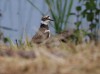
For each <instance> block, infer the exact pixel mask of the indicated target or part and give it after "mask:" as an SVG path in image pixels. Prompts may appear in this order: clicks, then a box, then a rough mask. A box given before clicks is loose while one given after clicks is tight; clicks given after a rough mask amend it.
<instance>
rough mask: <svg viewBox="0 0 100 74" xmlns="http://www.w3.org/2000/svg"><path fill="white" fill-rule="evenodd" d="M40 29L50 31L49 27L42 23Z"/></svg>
mask: <svg viewBox="0 0 100 74" xmlns="http://www.w3.org/2000/svg"><path fill="white" fill-rule="evenodd" d="M40 28H45V29H47V30H49V26H48V25H46V24H43V23H41V25H40Z"/></svg>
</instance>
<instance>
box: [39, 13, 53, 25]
mask: <svg viewBox="0 0 100 74" xmlns="http://www.w3.org/2000/svg"><path fill="white" fill-rule="evenodd" d="M50 21H53V20H52V19H51V18H50V16H48V15H47V16H43V17H42V18H41V24H45V25H48V24H49V22H50Z"/></svg>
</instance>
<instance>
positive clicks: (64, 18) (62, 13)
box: [45, 0, 74, 33]
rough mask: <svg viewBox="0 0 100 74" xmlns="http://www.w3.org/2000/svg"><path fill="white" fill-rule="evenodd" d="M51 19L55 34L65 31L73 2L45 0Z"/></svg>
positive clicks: (71, 0)
mask: <svg viewBox="0 0 100 74" xmlns="http://www.w3.org/2000/svg"><path fill="white" fill-rule="evenodd" d="M45 2H46V4H47V5H48V8H49V11H50V13H51V16H52V18H53V19H54V29H55V31H56V33H60V32H62V31H63V30H64V29H66V27H67V24H68V19H69V17H70V13H71V9H72V6H73V2H74V0H70V1H69V0H63V1H62V0H59V1H58V0H45Z"/></svg>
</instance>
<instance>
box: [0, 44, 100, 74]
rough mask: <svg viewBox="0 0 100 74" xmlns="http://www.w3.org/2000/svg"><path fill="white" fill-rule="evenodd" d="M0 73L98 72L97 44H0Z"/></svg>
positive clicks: (82, 73) (55, 73)
mask: <svg viewBox="0 0 100 74" xmlns="http://www.w3.org/2000/svg"><path fill="white" fill-rule="evenodd" d="M0 74H100V45H99V44H98V45H97V46H95V45H94V43H93V42H91V43H82V44H78V45H75V44H72V43H64V44H63V43H61V45H60V46H57V47H53V48H47V47H45V46H41V45H40V46H39V45H33V47H29V46H23V48H21V47H19V48H18V47H16V46H13V47H12V46H6V45H2V44H1V45H0Z"/></svg>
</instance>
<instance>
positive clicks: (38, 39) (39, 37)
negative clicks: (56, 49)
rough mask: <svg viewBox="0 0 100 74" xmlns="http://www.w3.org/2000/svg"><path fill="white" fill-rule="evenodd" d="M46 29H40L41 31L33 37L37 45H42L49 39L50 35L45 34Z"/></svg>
mask: <svg viewBox="0 0 100 74" xmlns="http://www.w3.org/2000/svg"><path fill="white" fill-rule="evenodd" d="M44 31H45V28H42V29H41V28H40V29H39V31H38V32H37V33H36V34H35V35H34V36H33V38H32V42H35V43H38V44H39V43H42V42H43V41H44V40H45V39H47V38H48V36H49V34H48V33H44Z"/></svg>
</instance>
